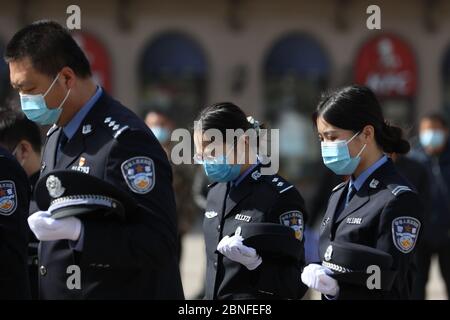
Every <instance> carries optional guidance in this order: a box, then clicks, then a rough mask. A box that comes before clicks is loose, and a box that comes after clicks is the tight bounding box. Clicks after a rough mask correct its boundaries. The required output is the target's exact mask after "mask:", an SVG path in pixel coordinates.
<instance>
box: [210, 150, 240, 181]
mask: <svg viewBox="0 0 450 320" xmlns="http://www.w3.org/2000/svg"><path fill="white" fill-rule="evenodd" d="M226 162H227V157H226V156H221V157H218V158H216V159H215V160H214V161H210V160H206V161H205V162H203V168H204V169H205V173H206V175H207V176H208V178H209V179H210V180H211V181H214V182H228V181H233V180H235V179H236V178H237V177H239V174H240V173H241V165H240V164H229V163H226Z"/></svg>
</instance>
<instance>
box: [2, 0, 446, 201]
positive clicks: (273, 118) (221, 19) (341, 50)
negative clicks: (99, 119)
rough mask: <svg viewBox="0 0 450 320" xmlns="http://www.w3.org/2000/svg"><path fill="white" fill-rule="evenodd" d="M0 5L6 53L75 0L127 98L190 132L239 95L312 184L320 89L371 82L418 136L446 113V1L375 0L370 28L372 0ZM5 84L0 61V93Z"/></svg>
mask: <svg viewBox="0 0 450 320" xmlns="http://www.w3.org/2000/svg"><path fill="white" fill-rule="evenodd" d="M0 3H1V8H2V9H1V10H0V50H3V48H4V45H5V43H6V42H7V41H8V39H9V38H10V37H11V36H12V35H13V34H14V32H15V31H17V29H18V28H20V27H21V26H23V25H25V24H26V23H29V22H32V21H35V20H38V19H43V18H50V19H54V20H56V21H58V22H60V23H65V22H66V19H67V16H68V14H67V13H66V8H67V7H68V6H69V5H71V4H77V5H79V7H80V8H81V27H82V28H81V31H80V32H79V33H78V34H77V40H78V41H79V43H80V44H81V45H82V47H83V48H84V49H85V51H86V52H87V53H88V57H89V59H90V60H91V63H92V65H93V69H94V75H95V77H96V78H97V79H98V81H99V82H100V83H102V85H103V86H104V87H105V88H106V89H107V90H108V91H110V92H111V93H112V94H113V95H114V96H115V97H117V98H118V99H119V100H121V101H122V102H123V103H124V104H125V105H127V106H129V107H130V108H132V109H133V110H135V111H136V112H138V113H142V112H143V111H145V110H146V109H148V108H162V109H167V110H170V111H172V113H173V115H174V116H175V117H176V118H177V120H178V121H179V125H180V126H189V127H191V126H192V122H191V121H192V120H193V119H194V117H195V115H196V114H197V112H198V110H199V109H200V108H201V107H202V106H204V105H205V104H207V103H210V102H216V101H225V100H226V101H233V102H235V103H237V104H238V105H240V106H242V107H243V108H244V109H245V111H246V112H247V113H249V114H252V115H254V117H255V118H257V119H258V118H259V119H262V120H264V121H268V122H269V123H270V126H271V127H275V128H282V130H281V132H280V135H281V144H280V151H281V155H282V157H283V163H282V164H283V167H282V169H283V170H282V173H283V171H284V172H285V173H286V174H287V175H288V176H290V177H292V178H294V179H297V180H298V181H301V182H302V184H306V185H308V181H311V179H314V176H313V175H312V174H315V172H314V169H315V168H317V166H318V165H319V164H320V163H319V161H318V159H319V160H320V156H319V144H318V143H317V138H316V135H315V133H314V131H313V128H312V126H311V123H310V115H311V112H312V111H313V109H314V107H315V104H316V103H317V100H318V97H319V93H320V92H321V91H322V90H324V89H327V88H331V87H336V86H342V85H346V84H349V83H354V82H358V83H363V84H367V85H369V86H371V87H372V88H373V89H374V90H375V91H376V92H377V94H378V95H379V97H380V99H381V101H382V103H383V107H384V108H385V111H386V114H387V116H388V117H389V118H390V119H392V120H394V121H395V122H400V123H401V124H403V125H404V126H406V127H407V128H409V129H411V130H412V131H414V128H415V127H414V120H415V119H416V118H417V116H418V115H419V114H420V113H422V112H425V111H428V110H438V109H443V110H450V1H448V0H396V1H394V0H389V1H377V4H378V5H379V6H380V7H381V27H382V29H381V30H368V29H367V27H366V20H367V18H368V16H369V15H368V14H367V13H366V9H367V7H368V6H369V5H371V4H372V2H371V1H365V0H358V1H356V0H316V1H300V0H298V1H294V0H278V1H271V0H214V1H207V0H189V1H182V0H167V1H155V0H111V1H104V0H103V1H102V0H100V1H87V0H82V1H50V0H37V1H27V0H18V1H0ZM7 80H8V75H7V68H6V66H5V65H3V64H0V81H1V87H0V98H4V97H5V96H6V95H7V93H8V89H7V82H8V81H7ZM446 108H447V109H446ZM286 142H287V143H286ZM299 163H302V164H303V165H301V166H299V165H298V164H299ZM307 192H308V191H306V193H307Z"/></svg>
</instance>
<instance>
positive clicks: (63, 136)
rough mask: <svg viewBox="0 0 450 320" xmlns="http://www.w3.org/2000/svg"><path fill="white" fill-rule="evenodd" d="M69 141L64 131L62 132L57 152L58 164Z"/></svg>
mask: <svg viewBox="0 0 450 320" xmlns="http://www.w3.org/2000/svg"><path fill="white" fill-rule="evenodd" d="M68 140H69V139H68V138H67V136H66V134H65V133H64V130H62V131H61V135H60V136H59V142H58V148H57V151H56V162H58V161H59V159H60V158H61V151H62V149H63V148H64V146H65V145H66V143H67V141H68Z"/></svg>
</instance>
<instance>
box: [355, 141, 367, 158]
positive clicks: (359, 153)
mask: <svg viewBox="0 0 450 320" xmlns="http://www.w3.org/2000/svg"><path fill="white" fill-rule="evenodd" d="M366 146H367V143H365V144H364V146H363V147H362V149H361V151H360V152H358V154H357V155H356V158H358V157H359V156H360V155H361V153H363V151H364V149H365V148H366Z"/></svg>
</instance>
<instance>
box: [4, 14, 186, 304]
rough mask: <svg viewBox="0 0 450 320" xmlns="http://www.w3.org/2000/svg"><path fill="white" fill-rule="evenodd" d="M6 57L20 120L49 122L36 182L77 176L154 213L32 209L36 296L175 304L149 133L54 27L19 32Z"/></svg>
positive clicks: (171, 210)
mask: <svg viewBox="0 0 450 320" xmlns="http://www.w3.org/2000/svg"><path fill="white" fill-rule="evenodd" d="M5 58H6V61H7V62H8V63H9V68H10V80H11V84H12V86H13V87H14V88H15V89H17V90H18V91H19V93H20V98H21V107H22V111H23V112H24V113H25V115H26V116H27V117H28V118H29V119H31V120H33V121H35V122H38V123H40V124H42V125H49V124H55V125H54V126H53V127H52V128H51V129H50V130H49V132H48V134H47V141H46V145H45V147H44V151H43V158H42V167H41V176H43V175H45V174H47V173H49V172H51V171H53V170H55V169H71V170H78V171H81V172H84V173H86V174H90V175H93V176H96V177H99V178H101V179H104V180H106V181H108V182H110V183H112V184H114V185H116V186H117V187H118V188H121V189H123V190H126V191H127V192H128V193H129V194H130V195H132V196H133V197H134V199H135V200H136V202H137V203H138V204H139V205H140V206H143V207H145V208H148V209H149V211H150V212H152V213H151V214H144V213H143V212H148V211H136V212H127V218H126V219H125V220H124V221H121V222H117V221H108V222H104V221H96V220H86V219H83V218H81V217H80V218H79V217H66V218H62V219H58V220H56V219H53V218H51V217H49V216H48V212H46V211H38V212H36V213H34V214H33V215H32V216H31V217H30V218H29V224H30V227H31V229H32V230H33V232H34V233H35V235H36V236H37V238H38V239H40V240H41V241H42V242H41V247H40V253H39V259H40V270H39V271H40V282H39V284H40V286H39V287H40V297H41V298H42V299H104V298H110V299H127V298H135V299H136V298H137V299H147V298H156V299H159V298H167V299H171V298H173V299H176V298H183V292H182V286H181V281H180V274H179V269H178V264H177V263H178V262H177V259H176V253H177V245H176V239H177V232H176V217H175V201H174V195H173V190H172V187H171V179H172V173H171V169H170V165H169V163H168V160H167V156H166V155H165V153H164V151H163V150H162V148H161V146H160V144H159V143H158V141H157V140H156V138H155V137H154V135H153V134H152V133H151V131H150V129H148V128H147V127H146V125H145V124H144V123H143V122H142V121H141V120H140V119H138V117H137V116H136V115H135V114H134V113H132V112H131V111H129V110H128V109H127V108H125V107H124V106H123V105H122V104H120V103H119V102H118V101H116V100H114V99H112V98H111V97H110V96H108V95H107V94H106V93H105V92H104V91H103V89H102V88H101V87H98V86H96V84H95V83H94V81H93V79H92V76H91V70H90V66H89V63H88V61H87V59H86V57H85V55H84V53H83V52H82V51H81V49H80V47H79V46H78V45H77V44H76V42H75V41H74V40H73V38H72V37H71V36H70V34H69V33H68V32H67V31H66V30H65V29H64V28H63V27H61V26H60V25H59V24H57V23H55V22H51V21H39V22H36V23H33V24H31V25H29V26H27V27H25V28H23V29H22V30H20V31H19V32H17V33H16V34H15V35H14V37H13V38H12V39H11V41H10V42H9V43H8V45H7V48H6V51H5ZM49 184H50V187H51V188H50V189H51V190H53V192H52V194H51V196H52V197H54V198H57V197H58V196H59V193H61V192H63V191H64V188H63V187H60V186H59V185H58V183H57V181H49ZM73 265H76V266H78V267H79V268H80V270H81V289H69V288H68V286H67V283H66V281H67V278H68V276H70V274H69V275H68V274H67V272H68V270H73ZM105 265H107V266H108V268H105V267H104V266H105Z"/></svg>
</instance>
